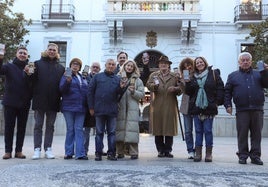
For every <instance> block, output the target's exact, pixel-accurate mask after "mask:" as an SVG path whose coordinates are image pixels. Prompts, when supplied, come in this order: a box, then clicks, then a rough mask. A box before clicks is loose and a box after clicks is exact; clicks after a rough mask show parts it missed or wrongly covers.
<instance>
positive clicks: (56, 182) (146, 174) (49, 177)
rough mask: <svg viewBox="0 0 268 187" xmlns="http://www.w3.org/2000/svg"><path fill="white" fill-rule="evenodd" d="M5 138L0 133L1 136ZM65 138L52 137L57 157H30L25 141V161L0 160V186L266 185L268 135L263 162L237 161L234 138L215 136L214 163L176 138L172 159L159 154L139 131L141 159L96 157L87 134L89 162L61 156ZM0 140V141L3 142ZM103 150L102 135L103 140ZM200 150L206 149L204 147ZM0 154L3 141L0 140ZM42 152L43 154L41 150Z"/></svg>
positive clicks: (29, 138)
mask: <svg viewBox="0 0 268 187" xmlns="http://www.w3.org/2000/svg"><path fill="white" fill-rule="evenodd" d="M0 138H1V140H3V136H0ZM64 138H65V137H64V136H55V137H54V142H53V152H54V154H55V155H56V158H55V159H53V160H48V159H45V158H42V159H40V160H31V156H32V154H33V137H32V136H27V137H26V139H25V145H24V151H23V152H24V153H25V154H26V156H27V158H26V159H15V158H12V159H9V160H3V159H0V186H3V187H4V186H5V187H24V186H25V187H26V186H27V187H39V186H40V187H43V186H44V187H45V186H46V187H47V186H49V187H65V186H67V187H81V186H100V187H103V186H114V187H117V186H118V187H121V186H122V187H124V186H144V187H147V186H148V187H150V186H152V187H155V186H157V187H158V186H160V187H162V186H163V187H164V186H165V187H166V186H186V187H191V186H201V187H202V186H204V187H205V186H217V187H225V186H226V187H227V186H235V187H236V186H242V187H243V186H245V187H247V186H268V151H267V150H268V138H264V139H263V141H262V150H263V155H262V160H263V161H264V165H263V166H256V165H253V164H251V163H250V160H249V159H248V164H247V165H240V164H238V162H237V157H236V155H235V152H236V150H237V144H236V138H233V137H231V138H226V137H224V138H221V137H215V138H214V149H213V162H212V163H205V162H204V160H203V161H202V162H199V163H195V162H193V161H192V160H189V159H187V154H186V146H185V142H183V141H182V140H181V137H176V138H175V139H174V146H173V148H174V150H173V154H174V158H173V159H172V158H157V152H156V150H155V145H154V137H153V136H150V135H144V134H141V138H140V144H139V149H140V150H139V151H140V155H139V159H138V160H130V158H129V157H126V158H124V159H120V160H118V161H109V160H107V159H106V158H105V157H104V158H103V161H100V162H96V161H95V160H94V137H93V136H92V137H91V142H90V153H89V160H87V161H85V160H74V159H73V160H64V159H63V156H64ZM2 142H3V141H2ZM104 142H105V149H107V146H106V139H105V141H104ZM203 152H204V151H203ZM0 154H1V156H2V155H3V154H4V145H3V143H1V144H0ZM42 156H43V153H42Z"/></svg>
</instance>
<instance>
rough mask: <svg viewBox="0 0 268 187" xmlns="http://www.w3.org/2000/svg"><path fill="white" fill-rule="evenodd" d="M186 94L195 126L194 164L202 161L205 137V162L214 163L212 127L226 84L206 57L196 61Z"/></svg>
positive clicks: (186, 87) (221, 102)
mask: <svg viewBox="0 0 268 187" xmlns="http://www.w3.org/2000/svg"><path fill="white" fill-rule="evenodd" d="M185 93H186V94H187V95H189V96H190V100H189V109H188V112H189V114H190V115H192V116H193V120H194V125H195V156H194V162H200V161H201V160H202V147H203V137H205V146H206V156H205V162H212V148H213V133H212V126H213V120H214V117H215V115H217V114H218V106H219V105H222V104H223V99H224V84H223V81H222V79H221V77H220V72H219V71H216V70H213V69H212V67H211V66H209V65H208V63H207V60H206V59H205V58H204V57H196V58H195V59H194V75H193V76H192V77H191V78H190V80H188V81H186V86H185Z"/></svg>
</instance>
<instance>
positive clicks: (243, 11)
mask: <svg viewBox="0 0 268 187" xmlns="http://www.w3.org/2000/svg"><path fill="white" fill-rule="evenodd" d="M234 16H235V17H234V22H237V21H249V20H265V19H266V18H267V17H268V5H267V4H265V5H254V4H252V5H249V4H242V5H238V6H236V7H235V8H234Z"/></svg>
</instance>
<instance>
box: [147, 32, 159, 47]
mask: <svg viewBox="0 0 268 187" xmlns="http://www.w3.org/2000/svg"><path fill="white" fill-rule="evenodd" d="M146 45H147V46H148V47H150V48H153V47H155V46H156V45H157V34H156V32H154V31H150V32H147V35H146Z"/></svg>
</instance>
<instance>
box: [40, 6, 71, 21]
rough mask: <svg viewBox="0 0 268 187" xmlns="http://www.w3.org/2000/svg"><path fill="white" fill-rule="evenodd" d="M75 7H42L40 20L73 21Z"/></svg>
mask: <svg viewBox="0 0 268 187" xmlns="http://www.w3.org/2000/svg"><path fill="white" fill-rule="evenodd" d="M74 13H75V7H74V5H72V4H44V5H42V15H41V18H42V19H62V20H72V21H74V19H75V17H74Z"/></svg>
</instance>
